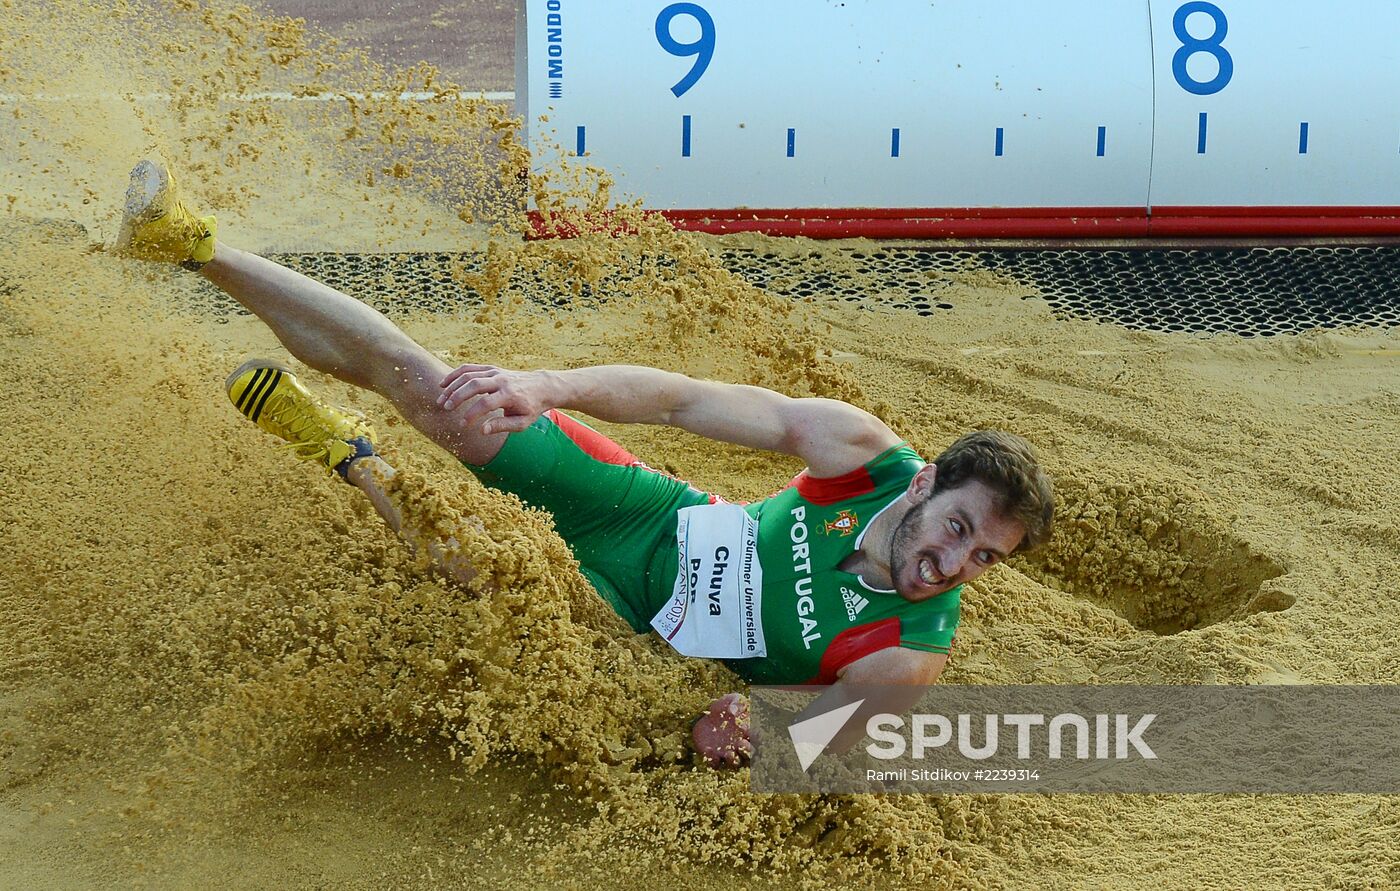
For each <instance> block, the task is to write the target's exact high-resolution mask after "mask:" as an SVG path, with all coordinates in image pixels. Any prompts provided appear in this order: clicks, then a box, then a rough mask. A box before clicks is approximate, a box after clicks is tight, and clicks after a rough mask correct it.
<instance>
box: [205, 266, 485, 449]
mask: <svg viewBox="0 0 1400 891" xmlns="http://www.w3.org/2000/svg"><path fill="white" fill-rule="evenodd" d="M201 272H202V274H203V275H204V277H205V278H207V279H208V280H209V281H211V282H213V283H214V284H215V285H216V286H218V287H219V288H220V289H222V290H223V291H224V292H225V293H227V294H228V295H229V296H231V297H233V298H234V299H235V300H237V301H238V302H239V303H241V304H242V305H243V306H244V307H246V308H247V309H248V310H249V311H250V312H252V313H253V314H254V315H256V316H257V317H258V318H259V319H261V320H262V321H263V322H265V323H266V324H267V325H268V327H270V328H271V329H272V332H273V333H274V334H276V335H277V339H278V340H280V341H282V345H283V346H285V347H286V348H287V349H288V350H289V351H290V352H291V354H292V355H293V356H296V357H297V358H298V359H299V360H301V361H302V362H305V363H306V364H307V365H309V366H311V367H312V368H314V369H316V370H317V371H322V372H325V373H326V374H331V375H334V376H335V377H337V378H339V379H340V380H342V381H345V382H346V383H349V384H353V385H355V386H358V387H364V388H366V389H369V390H373V391H374V392H376V393H378V394H379V395H381V396H383V397H385V398H386V399H388V400H389V401H390V402H392V403H393V404H394V407H395V408H397V409H398V410H399V413H400V414H402V415H403V416H404V418H405V419H407V420H408V422H409V423H410V424H412V425H413V426H414V427H416V428H417V429H418V430H419V431H421V432H422V433H423V434H424V435H425V436H427V437H428V438H429V439H431V440H432V441H433V442H435V443H437V444H438V445H439V446H441V447H442V448H444V449H446V450H447V451H448V452H450V453H452V455H453V456H455V457H456V458H457V459H458V460H461V461H466V462H467V463H469V464H486V463H488V462H489V461H490V460H491V459H492V458H494V457H495V456H496V453H497V452H499V451H500V450H501V445H502V443H504V442H505V439H506V434H504V433H495V434H483V433H482V432H481V431H480V429H476V428H475V425H473V428H472V429H467V428H465V427H464V426H463V425H462V423H461V413H462V411H463V410H464V408H465V407H463V408H459V409H458V410H456V411H451V412H448V411H444V410H443V409H442V408H440V407H439V406H438V404H437V397H438V394H439V393H440V392H441V390H440V389H439V386H438V384H439V383H440V382H441V381H442V379H443V378H444V377H445V376H446V375H447V374H448V372H449V371H450V370H451V369H450V368H449V367H448V366H447V364H446V363H445V362H443V361H442V360H441V359H438V358H437V357H436V356H434V355H433V354H432V353H430V352H428V351H427V350H425V349H424V348H423V347H422V346H420V345H418V344H417V343H415V342H414V340H413V339H412V338H411V337H409V336H408V335H407V334H405V333H404V332H403V331H401V330H399V328H398V327H397V326H396V325H394V323H393V322H391V321H389V320H388V319H387V318H386V317H385V316H384V315H383V314H382V313H380V312H378V311H377V310H375V309H374V308H372V307H370V306H366V305H365V304H363V303H361V302H360V301H358V300H356V299H354V298H353V297H350V296H349V295H347V294H342V293H341V292H339V291H337V290H335V289H334V288H330V287H327V286H326V285H323V284H321V283H320V282H318V281H315V280H313V279H310V278H308V277H306V276H304V275H302V274H301V273H299V272H295V271H293V270H291V269H287V268H286V267H285V266H280V265H278V264H277V263H274V262H272V261H271V260H268V259H265V258H263V257H259V256H257V255H256V254H251V253H248V252H247V251H240V250H238V249H236V248H233V247H230V246H228V245H226V244H219V245H218V246H217V248H216V249H215V251H214V258H213V259H212V260H210V261H209V262H208V263H206V264H205V265H204V267H203V269H202V270H201ZM386 466H387V465H386Z"/></svg>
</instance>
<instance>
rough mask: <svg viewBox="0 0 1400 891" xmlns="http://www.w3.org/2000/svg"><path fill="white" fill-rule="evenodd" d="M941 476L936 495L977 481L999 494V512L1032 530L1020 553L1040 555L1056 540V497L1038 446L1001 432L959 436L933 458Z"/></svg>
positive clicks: (1023, 540)
mask: <svg viewBox="0 0 1400 891" xmlns="http://www.w3.org/2000/svg"><path fill="white" fill-rule="evenodd" d="M933 463H934V464H935V465H936V466H937V468H938V472H937V475H936V476H935V477H934V480H933V494H935V495H936V494H938V493H939V492H942V491H944V490H946V489H956V488H957V487H958V486H961V485H963V484H964V483H967V482H970V481H972V480H977V481H979V482H981V483H982V484H984V485H985V486H987V487H988V488H989V489H991V490H992V491H994V492H996V493H997V499H998V500H997V508H998V510H999V512H1000V513H1002V514H1003V515H1005V516H1010V517H1014V518H1016V519H1017V520H1018V521H1020V523H1021V525H1022V526H1025V527H1026V537H1025V538H1024V539H1022V540H1021V543H1020V544H1019V545H1017V546H1016V553H1024V552H1025V551H1030V550H1034V549H1035V548H1038V547H1040V546H1041V545H1042V544H1044V543H1045V540H1046V539H1047V538H1049V537H1050V525H1051V523H1052V522H1053V520H1054V518H1055V493H1054V490H1053V489H1052V488H1051V486H1050V478H1049V477H1048V476H1046V474H1045V471H1044V470H1042V469H1041V467H1040V462H1039V461H1038V459H1037V456H1036V451H1035V447H1034V446H1032V445H1031V444H1030V443H1029V442H1028V441H1026V440H1025V439H1024V438H1023V437H1020V436H1017V435H1016V434H1014V433H1005V432H1003V431H1001V430H979V431H977V432H976V433H968V434H966V435H964V436H961V437H959V438H958V439H957V440H956V441H955V442H954V443H953V444H952V445H950V446H948V448H946V449H944V450H943V454H941V455H939V456H938V457H937V458H934V459H933Z"/></svg>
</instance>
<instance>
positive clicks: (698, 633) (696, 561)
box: [651, 503, 768, 659]
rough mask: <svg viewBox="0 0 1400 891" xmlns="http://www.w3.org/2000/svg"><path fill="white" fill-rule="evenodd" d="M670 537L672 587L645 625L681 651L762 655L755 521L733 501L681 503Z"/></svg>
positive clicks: (760, 579) (704, 654)
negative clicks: (676, 567)
mask: <svg viewBox="0 0 1400 891" xmlns="http://www.w3.org/2000/svg"><path fill="white" fill-rule="evenodd" d="M676 541H677V543H678V544H679V546H680V572H679V573H677V575H676V589H675V592H674V593H673V594H672V595H671V599H670V600H669V601H668V602H667V603H666V606H664V607H662V609H661V612H659V613H657V614H656V616H655V617H654V618H653V619H652V620H651V627H653V628H655V629H656V633H657V634H660V635H661V636H662V637H663V638H665V640H666V642H667V643H669V644H670V645H671V646H673V647H675V648H676V651H677V652H679V653H680V654H681V655H683V656H702V657H704V658H707V659H755V658H758V657H760V656H766V655H768V645H767V644H766V643H764V641H763V608H762V607H763V568H762V567H761V566H759V563H758V523H757V522H755V521H754V519H753V518H752V517H750V516H749V515H748V514H747V513H746V512H745V511H744V509H743V508H742V507H740V506H739V505H737V504H723V503H721V504H702V505H699V506H697V507H687V508H683V509H682V510H681V511H680V513H679V516H678V519H677V520H676Z"/></svg>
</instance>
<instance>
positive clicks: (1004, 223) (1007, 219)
mask: <svg viewBox="0 0 1400 891" xmlns="http://www.w3.org/2000/svg"><path fill="white" fill-rule="evenodd" d="M660 213H661V215H662V216H664V217H666V218H667V219H668V220H670V221H671V222H672V223H674V224H675V226H676V228H678V229H685V230H689V231H694V232H708V233H711V234H716V235H722V234H725V233H731V232H758V233H761V234H764V235H788V236H803V237H806V238H893V239H940V238H949V239H1037V240H1038V239H1099V238H1211V237H1215V238H1259V237H1264V238H1268V237H1284V238H1307V237H1394V236H1400V207H1295V206H1284V207H1189V206H1178V207H1154V208H1152V210H1151V211H1150V213H1149V211H1148V210H1147V209H1146V208H1140V207H1019V208H1014V207H997V208H979V207H961V208H959V207H952V208H754V209H749V208H741V209H734V208H727V209H714V210H667V211H661V212H660ZM530 220H531V224H532V226H533V227H534V230H535V237H537V238H547V237H550V234H549V233H547V232H546V231H545V229H544V226H543V224H542V222H541V219H540V216H539V214H537V213H533V212H532V213H531V214H530ZM614 231H615V230H614ZM553 234H554V235H568V234H572V233H570V232H556V233H553Z"/></svg>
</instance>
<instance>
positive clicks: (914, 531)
mask: <svg viewBox="0 0 1400 891" xmlns="http://www.w3.org/2000/svg"><path fill="white" fill-rule="evenodd" d="M932 500H933V498H932V497H931V496H930V497H929V498H928V499H926V500H924V501H921V502H920V503H918V504H916V505H914V506H913V507H912V508H910V509H909V512H908V513H906V514H905V515H904V517H903V519H901V520H900V521H899V525H898V526H896V527H895V530H894V535H893V536H892V537H891V538H890V581H891V583H892V584H893V585H894V589H895V590H896V591H899V593H900V594H903V593H904V592H903V591H900V590H899V580H900V579H902V578H904V571H905V570H906V569H908V568H909V564H910V563H912V562H914V561H917V560H918V559H919V555H918V553H916V551H915V548H914V543H915V542H917V541H919V540H920V539H921V538H923V537H924V530H925V529H926V528H927V527H928V518H927V517H926V516H925V514H927V513H928V510H927V508H928V504H929V502H930V501H932ZM930 559H932V558H930ZM939 571H940V572H941V571H942V570H941V568H940V570H939Z"/></svg>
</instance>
